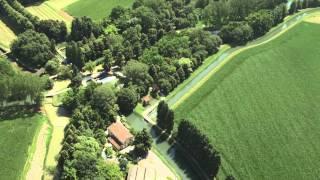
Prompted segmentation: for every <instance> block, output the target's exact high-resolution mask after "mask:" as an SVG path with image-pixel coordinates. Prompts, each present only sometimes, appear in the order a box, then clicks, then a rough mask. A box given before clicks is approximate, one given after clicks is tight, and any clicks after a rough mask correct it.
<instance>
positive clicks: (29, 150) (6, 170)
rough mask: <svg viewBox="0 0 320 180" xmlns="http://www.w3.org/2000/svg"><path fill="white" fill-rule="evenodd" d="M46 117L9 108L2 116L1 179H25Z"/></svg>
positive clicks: (0, 142) (31, 111)
mask: <svg viewBox="0 0 320 180" xmlns="http://www.w3.org/2000/svg"><path fill="white" fill-rule="evenodd" d="M45 121H46V120H45V117H44V116H42V115H41V114H40V113H36V112H34V111H33V110H32V109H22V108H18V107H10V108H9V107H7V108H6V110H5V111H3V110H2V111H1V115H0V132H1V136H0V144H1V148H0V162H5V165H4V164H2V166H1V168H0V179H24V177H25V175H26V171H27V170H28V169H29V167H30V161H31V158H32V156H33V153H34V151H35V146H36V139H37V137H38V134H39V131H40V129H41V126H42V124H43V123H44V122H45Z"/></svg>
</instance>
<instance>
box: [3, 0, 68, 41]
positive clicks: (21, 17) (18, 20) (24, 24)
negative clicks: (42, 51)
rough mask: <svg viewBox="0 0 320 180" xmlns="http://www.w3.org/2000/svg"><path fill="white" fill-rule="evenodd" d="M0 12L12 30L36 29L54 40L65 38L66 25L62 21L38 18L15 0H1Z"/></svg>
mask: <svg viewBox="0 0 320 180" xmlns="http://www.w3.org/2000/svg"><path fill="white" fill-rule="evenodd" d="M0 10H1V11H0V12H1V14H2V15H3V16H4V17H6V19H7V20H8V21H9V25H10V26H11V27H12V29H14V30H18V31H19V32H24V31H26V30H28V29H33V30H36V31H38V32H40V33H44V34H46V35H47V36H48V37H49V38H50V39H54V40H55V41H56V42H62V41H65V40H66V36H67V27H66V24H65V23H64V22H63V21H58V20H40V19H39V18H38V17H36V16H33V15H32V14H31V13H29V12H28V11H27V10H26V9H25V8H24V6H22V5H21V4H20V3H19V2H18V1H17V0H1V1H0Z"/></svg>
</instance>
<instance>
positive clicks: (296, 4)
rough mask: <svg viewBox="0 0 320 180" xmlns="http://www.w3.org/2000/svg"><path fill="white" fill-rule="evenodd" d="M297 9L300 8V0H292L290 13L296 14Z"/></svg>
mask: <svg viewBox="0 0 320 180" xmlns="http://www.w3.org/2000/svg"><path fill="white" fill-rule="evenodd" d="M297 9H298V2H297V1H296V0H295V1H292V2H291V5H290V8H289V14H294V13H296V12H297Z"/></svg>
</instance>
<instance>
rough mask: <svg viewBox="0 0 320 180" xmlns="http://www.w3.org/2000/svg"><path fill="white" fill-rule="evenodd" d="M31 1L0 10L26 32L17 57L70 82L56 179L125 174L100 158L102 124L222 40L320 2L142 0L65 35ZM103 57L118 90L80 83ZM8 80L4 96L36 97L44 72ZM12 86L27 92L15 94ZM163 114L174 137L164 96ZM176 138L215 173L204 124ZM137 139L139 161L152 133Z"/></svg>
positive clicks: (9, 1) (162, 87) (162, 91)
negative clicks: (59, 53)
mask: <svg viewBox="0 0 320 180" xmlns="http://www.w3.org/2000/svg"><path fill="white" fill-rule="evenodd" d="M34 2H35V1H33V0H21V1H19V2H18V1H16V0H0V12H1V15H2V16H3V17H4V18H5V20H6V22H7V23H8V24H9V25H10V26H12V27H14V28H15V29H16V30H17V31H18V32H19V33H21V34H20V35H19V36H18V39H17V40H15V41H14V42H13V44H12V48H11V50H12V55H13V56H14V57H15V58H17V60H18V61H20V62H21V63H23V64H24V65H27V66H29V67H31V68H41V67H45V69H46V71H47V72H48V73H49V74H51V75H54V74H58V75H59V76H58V77H60V78H70V79H71V85H70V86H71V88H72V90H71V91H69V92H68V94H67V95H66V97H65V98H64V100H63V105H64V107H65V108H67V109H68V110H69V111H70V113H71V114H72V118H71V121H70V124H69V125H68V126H67V128H66V130H65V138H64V142H63V148H62V150H61V152H60V157H59V170H60V174H58V176H60V178H62V179H89V178H92V177H95V178H97V179H99V178H100V179H121V178H122V177H123V175H124V174H125V172H126V170H123V169H122V168H120V167H119V166H117V165H115V164H106V163H104V162H103V160H102V159H101V157H100V155H101V151H102V149H103V148H102V147H103V145H104V143H105V141H106V137H105V134H104V130H105V127H106V126H107V125H109V124H111V123H112V122H114V121H115V118H116V116H117V115H119V114H123V115H128V114H130V113H131V112H132V111H133V109H134V107H135V106H136V105H137V103H138V101H139V99H141V97H143V96H144V95H147V94H149V93H150V94H151V95H152V96H153V97H157V96H159V95H168V94H169V93H170V92H171V91H172V90H174V89H175V88H176V87H177V86H178V85H179V84H180V83H182V82H183V81H184V80H185V79H187V78H188V77H189V76H190V74H191V73H192V72H193V71H194V70H196V69H197V68H198V67H199V66H200V65H201V64H202V63H203V62H204V61H205V59H206V58H207V57H209V56H211V55H213V54H215V53H216V52H218V50H219V47H220V45H221V44H223V43H229V44H231V45H241V44H245V43H247V42H248V41H250V40H252V39H254V38H257V37H260V36H262V35H264V34H265V33H267V32H268V31H269V30H270V29H271V28H272V27H273V26H275V25H277V24H279V23H281V22H282V21H283V19H284V18H285V17H286V16H287V14H288V13H290V14H293V13H295V12H297V11H298V10H299V9H303V8H308V7H316V6H319V5H320V3H319V0H305V1H303V2H300V1H295V2H293V3H292V5H291V7H290V9H289V10H288V9H287V7H286V4H285V3H286V0H272V1H271V0H219V1H218V0H196V1H191V0H136V1H135V2H134V4H133V6H132V7H131V8H128V9H126V8H123V7H116V8H114V9H113V10H112V12H111V14H110V16H109V17H106V18H105V19H104V20H103V21H100V22H95V21H93V20H91V19H90V18H88V17H81V18H75V19H74V20H73V22H72V27H71V33H70V34H68V33H67V28H66V25H65V23H63V22H60V21H55V20H39V19H38V18H37V17H34V16H32V15H31V14H30V13H28V12H27V11H25V9H24V7H23V6H22V5H21V4H20V3H22V4H29V3H34ZM101 13H103V12H101ZM201 24H204V25H205V27H204V28H202V27H201ZM64 41H66V42H67V46H66V56H67V61H68V63H69V65H67V66H66V65H63V66H62V65H60V64H59V63H58V62H57V61H56V60H55V59H54V56H55V54H56V50H55V45H56V43H59V42H64ZM97 59H99V62H97V63H102V64H103V67H104V68H105V70H106V71H109V70H110V68H111V67H112V66H115V65H117V66H119V67H120V68H121V70H122V72H123V74H124V75H125V77H126V78H123V79H121V81H120V83H121V84H123V86H124V87H123V88H122V89H121V90H119V89H117V88H113V87H107V86H104V85H98V84H90V85H89V86H87V87H86V88H80V86H81V81H82V75H81V73H80V72H81V71H82V70H83V69H84V68H85V67H88V63H92V62H95V61H96V60H97ZM0 66H1V67H0V68H2V67H6V66H7V65H6V64H4V63H1V64H0ZM2 69H6V68H2ZM1 73H2V72H1ZM4 73H5V74H10V73H14V72H11V71H7V72H5V71H4ZM4 77H6V78H2V79H0V84H3V86H2V85H1V86H0V87H5V88H0V90H1V91H2V92H1V93H0V98H2V100H3V101H7V100H23V99H24V98H25V97H26V96H31V97H32V99H37V98H39V97H40V96H39V94H40V91H41V88H42V86H41V87H40V85H41V84H43V83H40V81H41V80H40V79H39V78H36V77H33V76H29V75H19V74H15V73H14V75H13V76H8V75H5V76H4ZM14 78H16V79H18V80H16V79H14ZM22 81H23V82H22ZM30 81H33V82H37V81H39V83H38V84H39V87H37V86H32V87H31V85H30V84H33V83H27V82H30ZM4 85H6V86H4ZM11 85H12V86H11ZM29 86H30V87H29ZM13 87H14V88H15V90H16V88H17V87H18V88H19V89H21V92H20V90H19V91H13ZM150 87H152V91H151V92H149V89H150ZM29 90H30V92H29ZM16 92H18V93H22V94H21V95H20V94H18V95H17V94H15V93H16ZM31 92H32V93H31ZM3 95H5V96H3ZM15 97H17V99H13V98H15ZM8 98H9V99H8ZM158 112H159V113H158V117H157V119H158V124H159V126H160V128H162V129H164V130H166V132H167V133H170V132H171V131H172V130H173V129H174V126H173V120H174V113H173V111H172V110H170V109H169V107H168V105H166V104H165V103H164V102H161V103H160V105H159V108H158ZM186 137H190V138H186ZM177 141H178V143H179V144H180V145H181V146H182V147H184V149H187V150H188V154H191V155H192V156H193V158H194V159H196V160H197V161H198V163H199V164H200V166H201V168H202V169H203V170H204V172H205V173H206V174H207V176H209V177H214V176H216V174H217V172H218V170H219V166H220V156H219V153H218V152H217V150H216V149H215V148H214V146H213V145H212V144H211V143H210V142H209V141H208V139H207V138H206V137H205V136H204V135H202V133H201V132H200V131H199V130H197V129H196V128H195V127H194V126H193V125H192V124H191V123H189V122H188V121H182V123H181V124H180V125H179V128H178V132H177ZM199 142H200V143H199ZM133 144H134V145H136V148H135V150H134V153H133V154H134V157H143V156H145V155H146V153H147V152H148V150H149V149H150V148H151V140H150V136H149V135H148V133H147V132H146V131H145V130H144V131H142V132H140V133H138V134H137V136H136V140H135V142H134V143H133ZM195 146H196V147H197V148H194V147H195ZM127 159H129V158H127ZM208 160H210V161H208Z"/></svg>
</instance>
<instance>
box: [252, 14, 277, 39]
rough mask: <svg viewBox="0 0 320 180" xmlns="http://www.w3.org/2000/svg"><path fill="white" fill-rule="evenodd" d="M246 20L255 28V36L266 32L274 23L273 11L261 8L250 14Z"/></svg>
mask: <svg viewBox="0 0 320 180" xmlns="http://www.w3.org/2000/svg"><path fill="white" fill-rule="evenodd" d="M246 21H247V22H248V24H249V25H250V26H251V27H252V29H253V34H254V37H259V36H262V35H264V34H266V33H267V32H268V31H269V30H270V29H271V27H272V26H273V24H274V21H273V16H272V14H271V11H267V10H260V11H258V12H254V13H252V14H250V15H249V16H248V17H247V18H246Z"/></svg>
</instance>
